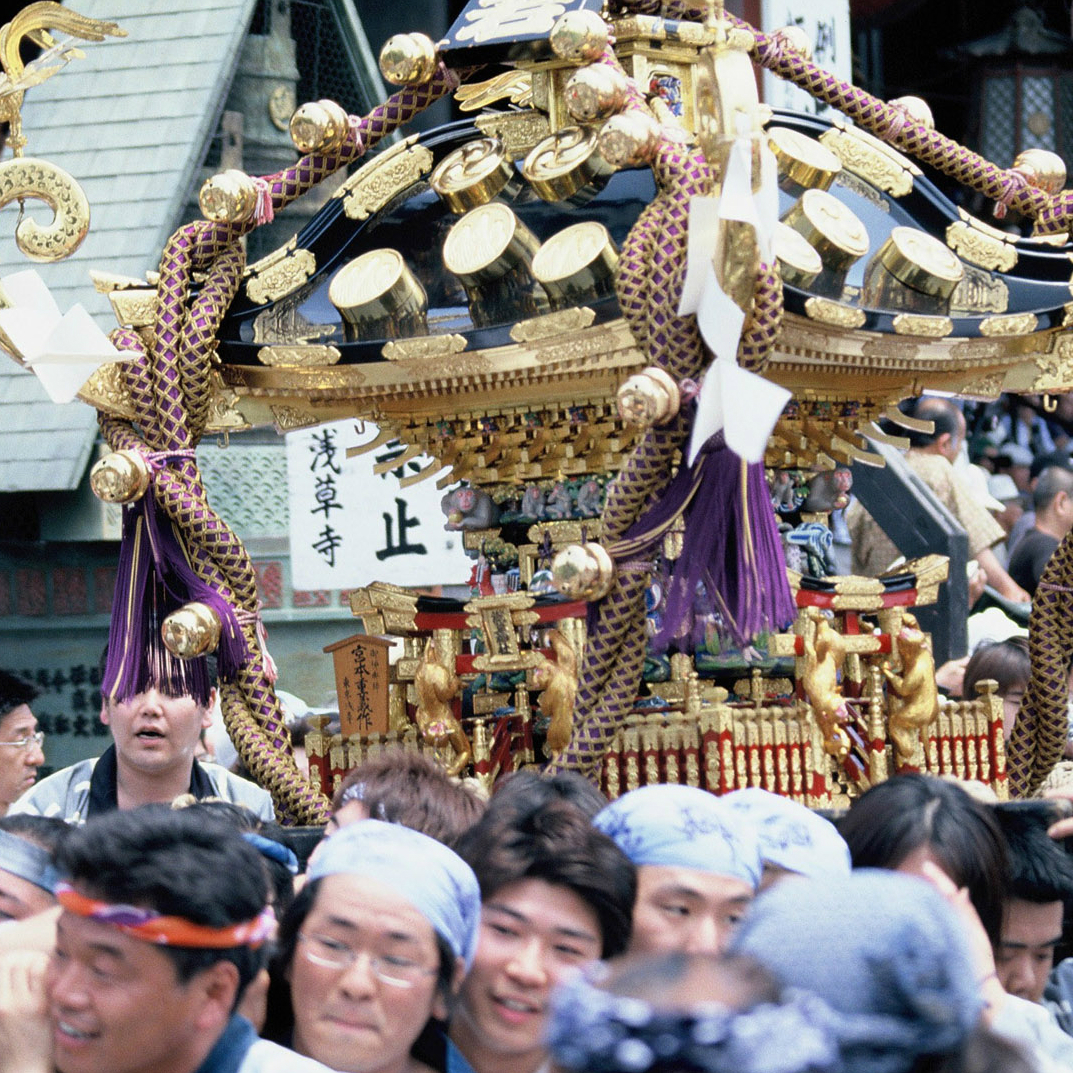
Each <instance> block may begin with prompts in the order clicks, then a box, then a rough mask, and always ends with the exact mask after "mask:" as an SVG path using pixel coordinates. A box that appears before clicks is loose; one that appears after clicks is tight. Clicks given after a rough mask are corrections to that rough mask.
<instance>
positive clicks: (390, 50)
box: [380, 33, 438, 86]
mask: <svg viewBox="0 0 1073 1073" xmlns="http://www.w3.org/2000/svg"><path fill="white" fill-rule="evenodd" d="M437 58H438V57H437V55H436V46H435V45H434V44H433V43H432V38H431V37H429V36H428V34H417V33H415V34H395V35H394V36H393V37H389V38H388V39H387V41H386V42H385V44H384V47H383V48H382V49H381V50H380V73H381V74H382V75H383V76H384V78H386V79H387V80H388V81H389V82H390V83H391V84H392V85H393V86H417V85H420V84H421V83H422V82H427V81H428V80H429V79H430V78H431V77H432V76H433V74H434V73H435V71H436V61H437Z"/></svg>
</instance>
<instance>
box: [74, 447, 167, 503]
mask: <svg viewBox="0 0 1073 1073" xmlns="http://www.w3.org/2000/svg"><path fill="white" fill-rule="evenodd" d="M151 477H152V474H151V471H150V469H149V463H148V462H146V460H145V458H144V457H143V456H142V455H140V454H138V452H137V451H127V450H123V451H113V452H112V453H111V454H109V455H105V456H104V458H102V459H101V460H100V461H99V462H97V463H96V464H95V465H94V467H93V468H92V469H91V470H90V471H89V486H90V488H92V489H93V494H94V495H95V496H96V497H97V498H98V499H103V500H104V501H105V503H133V502H134V501H135V500H136V499H141V498H142V496H143V495H145V493H146V491H147V490H148V488H149V482H150V479H151Z"/></svg>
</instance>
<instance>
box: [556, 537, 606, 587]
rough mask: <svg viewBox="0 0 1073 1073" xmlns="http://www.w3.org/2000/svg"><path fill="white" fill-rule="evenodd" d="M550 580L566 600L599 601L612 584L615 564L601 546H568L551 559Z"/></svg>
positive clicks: (590, 544)
mask: <svg viewBox="0 0 1073 1073" xmlns="http://www.w3.org/2000/svg"><path fill="white" fill-rule="evenodd" d="M551 580H552V584H553V585H554V586H555V587H556V588H557V589H558V590H559V592H561V593H562V594H563V595H564V596H565V597H566V598H567V599H568V600H602V599H603V598H604V597H605V596H606V595H607V594H608V593H609V592H610V591H611V586H612V585H613V584H614V582H615V564H614V562H612V560H611V556H610V555H609V554H608V553H607V549H606V548H604V547H603V546H602V545H600V544H594V543H592V542H589V543H587V544H571V545H569V546H568V547H565V548H563V550H562V551H560V552H559V553H558V554H557V555H556V556H555V558H554V559H553V560H552V563H551Z"/></svg>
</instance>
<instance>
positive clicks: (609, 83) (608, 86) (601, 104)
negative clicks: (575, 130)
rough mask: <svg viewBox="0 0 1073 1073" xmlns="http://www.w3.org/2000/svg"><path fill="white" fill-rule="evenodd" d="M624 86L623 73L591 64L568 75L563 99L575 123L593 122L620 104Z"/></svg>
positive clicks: (619, 106) (600, 64)
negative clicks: (568, 78)
mask: <svg viewBox="0 0 1073 1073" xmlns="http://www.w3.org/2000/svg"><path fill="white" fill-rule="evenodd" d="M627 88H628V87H627V83H626V76H625V75H624V74H623V73H622V72H621V71H619V70H616V69H615V68H614V67H609V66H608V65H607V64H604V63H594V64H591V65H590V66H588V67H582V68H581V70H580V71H575V72H574V73H573V75H571V76H570V80H569V81H568V82H567V83H566V88H565V89H564V90H563V100H564V101H565V103H566V110H567V111H568V112H569V113H570V115H571V117H572V118H573V119H575V120H577V122H578V123H593V122H595V121H596V120H599V119H606V118H607V117H608V116H609V115H611V114H612V113H614V112H617V111H618V110H619V109H620V108H621V107H622V105H623V104H624V103H625V100H626V92H627Z"/></svg>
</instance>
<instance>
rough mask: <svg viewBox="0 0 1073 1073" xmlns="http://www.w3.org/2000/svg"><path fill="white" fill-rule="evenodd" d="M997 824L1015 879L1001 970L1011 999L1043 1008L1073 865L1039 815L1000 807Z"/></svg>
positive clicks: (1072, 890)
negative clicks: (1016, 997) (1042, 1002)
mask: <svg viewBox="0 0 1073 1073" xmlns="http://www.w3.org/2000/svg"><path fill="white" fill-rule="evenodd" d="M995 818H996V819H997V820H998V823H999V827H1001V828H1002V833H1003V834H1004V835H1005V837H1006V853H1007V858H1008V877H1009V878H1008V881H1007V892H1006V898H1005V900H1004V904H1003V912H1002V932H1001V936H1000V939H999V942H998V943H997V944H996V945H995V969H996V971H997V972H998V978H999V982H1000V983H1001V984H1002V986H1003V988H1004V989H1005V990H1006V992H1007V993H1008V994H1010V995H1017V996H1018V998H1023V999H1027V1000H1028V1001H1029V1002H1040V1001H1041V1000H1042V998H1043V991H1044V988H1045V987H1046V985H1047V978H1048V976H1049V975H1050V972H1051V969H1052V968H1053V967H1054V951H1055V947H1057V946H1058V944H1059V943H1060V942H1061V940H1062V923H1063V920H1064V917H1065V908H1066V903H1067V901H1069V899H1070V898H1073V863H1071V862H1070V860H1069V858H1068V857H1067V856H1066V854H1065V852H1064V851H1063V850H1062V848H1061V847H1060V846H1058V845H1057V844H1056V843H1055V842H1053V841H1052V840H1051V839H1050V838H1048V837H1047V829H1046V826H1045V825H1044V823H1043V822H1041V821H1040V819H1039V816H1038V814H1036V813H1028V812H1025V811H1024V810H1021V809H1016V808H1009V807H1008V806H1000V807H998V808H996V809H995Z"/></svg>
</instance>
